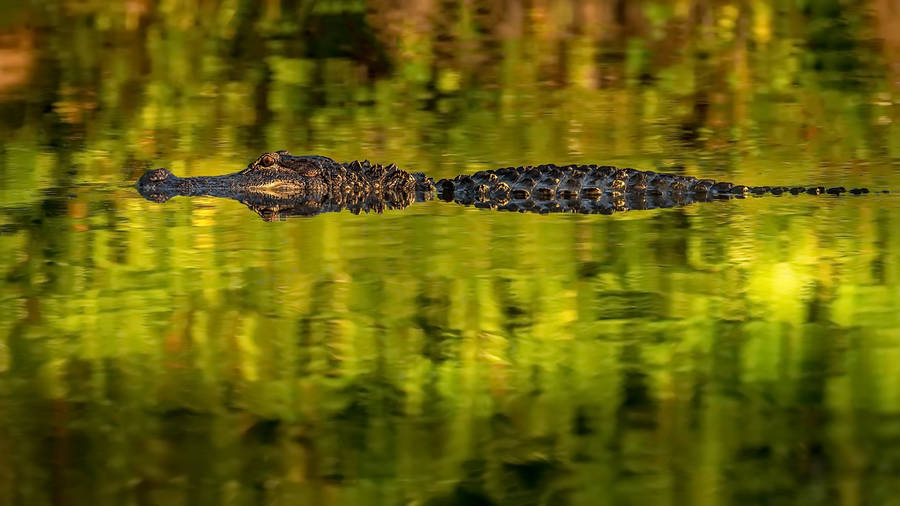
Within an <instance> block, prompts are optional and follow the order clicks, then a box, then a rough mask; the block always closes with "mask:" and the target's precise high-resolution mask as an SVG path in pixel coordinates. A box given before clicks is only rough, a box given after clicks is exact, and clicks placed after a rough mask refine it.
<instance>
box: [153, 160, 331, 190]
mask: <svg viewBox="0 0 900 506" xmlns="http://www.w3.org/2000/svg"><path fill="white" fill-rule="evenodd" d="M336 165H339V164H338V163H337V162H335V161H334V160H332V159H330V158H326V157H324V156H294V155H291V154H290V153H288V152H287V151H276V152H274V153H264V154H262V155H261V156H260V157H259V158H257V159H256V160H254V161H253V162H252V163H250V165H248V166H247V168H246V169H244V170H242V171H240V172H235V173H234V174H226V175H222V176H200V177H177V176H175V175H174V174H172V173H171V172H170V171H169V170H167V169H156V170H151V171H148V172H147V173H146V174H144V175H143V176H141V178H140V179H139V180H138V183H137V187H138V191H139V192H140V193H141V195H143V196H144V198H146V199H147V200H152V201H154V202H165V201H167V200H169V199H170V198H172V197H175V196H179V195H182V196H211V197H228V198H234V197H235V196H236V194H252V193H258V194H263V195H270V196H274V197H284V198H287V197H296V196H299V195H310V196H312V195H323V194H325V193H328V183H327V180H326V176H325V173H326V172H327V171H328V170H329V169H331V168H332V167H334V166H336Z"/></svg>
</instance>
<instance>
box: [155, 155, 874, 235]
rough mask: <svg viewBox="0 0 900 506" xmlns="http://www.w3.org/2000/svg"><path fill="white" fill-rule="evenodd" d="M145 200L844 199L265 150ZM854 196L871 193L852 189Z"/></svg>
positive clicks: (364, 207) (314, 205)
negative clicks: (433, 174)
mask: <svg viewBox="0 0 900 506" xmlns="http://www.w3.org/2000/svg"><path fill="white" fill-rule="evenodd" d="M137 186H138V191H139V192H140V193H141V195H143V196H144V197H145V198H147V199H148V200H152V201H154V202H165V201H167V200H169V199H170V198H172V197H174V196H177V195H183V196H212V197H223V198H230V199H234V200H238V201H240V202H242V203H244V204H245V205H247V207H249V208H250V209H253V210H254V211H256V212H257V213H258V214H259V215H260V216H262V217H263V219H265V220H267V221H271V220H276V219H281V218H284V217H286V216H294V215H303V216H310V215H314V214H319V213H322V212H335V211H341V210H343V209H348V210H350V211H351V212H353V213H359V212H360V211H365V212H369V211H374V212H381V211H383V210H385V209H402V208H404V207H407V206H409V205H410V204H412V203H413V202H414V201H422V200H430V199H432V198H433V197H434V196H435V194H436V195H437V196H438V197H439V198H440V199H441V200H445V201H453V202H457V203H459V204H462V205H474V206H476V207H481V208H490V209H499V210H506V211H520V212H539V213H548V212H577V213H586V214H611V213H613V212H622V211H628V210H633V209H652V208H656V207H673V206H678V205H688V204H691V203H694V202H705V201H709V200H713V199H727V198H733V197H741V196H745V195H746V194H748V193H752V194H756V195H763V194H766V193H771V194H774V195H782V194H784V193H791V194H794V195H797V194H800V193H808V194H813V195H818V194H822V193H828V194H832V195H840V194H842V193H845V192H847V190H845V189H844V188H843V187H834V188H828V189H826V188H824V187H801V186H797V187H790V188H789V187H783V186H776V187H768V186H757V187H748V186H744V185H735V184H732V183H728V182H716V181H714V180H712V179H697V178H695V177H688V176H679V175H676V174H666V173H657V172H653V171H640V170H636V169H618V168H616V167H611V166H598V165H568V166H563V167H561V166H557V165H540V166H536V167H530V166H529V167H507V168H503V169H496V170H486V171H480V172H477V173H475V174H472V175H460V176H456V177H455V178H453V179H442V180H440V181H438V182H437V183H436V184H435V183H434V180H433V179H432V178H430V177H427V176H425V175H424V174H421V173H413V174H411V173H409V172H406V171H403V170H400V169H398V168H397V166H396V165H393V164H391V165H388V166H382V165H378V164H372V163H369V162H368V161H364V162H356V161H354V162H350V163H338V162H335V161H334V160H332V159H330V158H326V157H324V156H294V155H291V154H290V153H288V152H287V151H277V152H274V153H264V154H263V155H261V156H260V157H259V158H258V159H256V160H255V161H254V162H253V163H251V164H250V165H248V166H247V168H246V169H244V170H242V171H240V172H236V173H234V174H228V175H223V176H205V177H187V178H179V177H176V176H175V175H173V174H172V173H171V172H169V171H168V170H166V169H156V170H151V171H148V172H147V173H146V174H144V175H143V176H142V177H141V178H140V180H139V181H138V185H137ZM849 193H852V194H855V195H859V194H863V193H869V190H868V189H866V188H853V189H852V190H850V191H849Z"/></svg>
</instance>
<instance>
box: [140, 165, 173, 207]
mask: <svg viewBox="0 0 900 506" xmlns="http://www.w3.org/2000/svg"><path fill="white" fill-rule="evenodd" d="M177 181H178V178H177V177H175V174H172V172H171V171H169V169H154V170H148V171H147V172H146V173H145V174H144V175H143V176H141V178H140V179H138V183H137V187H138V192H140V194H141V195H143V196H144V198H146V199H147V200H152V201H153V202H165V201H167V200H169V199H170V198H172V196H174V195H175V193H176V192H175V191H174V190H175V183H176V182H177Z"/></svg>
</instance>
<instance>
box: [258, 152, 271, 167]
mask: <svg viewBox="0 0 900 506" xmlns="http://www.w3.org/2000/svg"><path fill="white" fill-rule="evenodd" d="M259 164H260V165H262V166H263V167H271V166H273V165H275V157H274V156H272V155H270V154H268V153H266V154H264V155H262V157H261V158H260V159H259Z"/></svg>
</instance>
